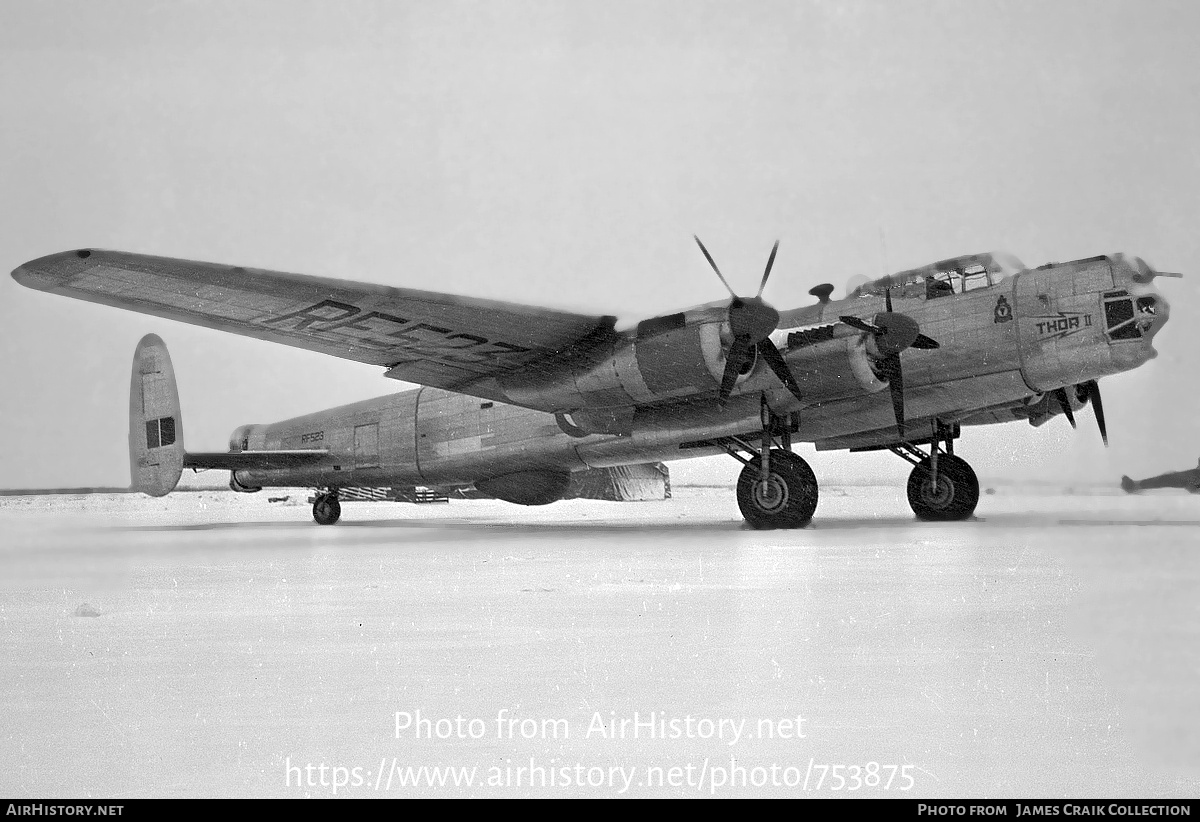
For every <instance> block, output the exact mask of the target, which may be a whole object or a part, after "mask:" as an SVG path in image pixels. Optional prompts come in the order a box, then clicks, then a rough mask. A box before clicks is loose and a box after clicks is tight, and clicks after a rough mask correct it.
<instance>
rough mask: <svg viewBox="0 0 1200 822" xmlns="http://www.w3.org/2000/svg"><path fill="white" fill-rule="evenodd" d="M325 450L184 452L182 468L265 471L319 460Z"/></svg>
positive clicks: (325, 454) (326, 453)
mask: <svg viewBox="0 0 1200 822" xmlns="http://www.w3.org/2000/svg"><path fill="white" fill-rule="evenodd" d="M328 454H329V452H328V451H325V450H311V451H217V452H212V453H199V454H193V453H185V454H184V455H183V467H184V468H216V469H219V470H221V471H266V470H269V469H272V468H295V467H296V466H298V465H304V464H305V463H309V462H319V461H320V460H321V458H322V457H325V456H328Z"/></svg>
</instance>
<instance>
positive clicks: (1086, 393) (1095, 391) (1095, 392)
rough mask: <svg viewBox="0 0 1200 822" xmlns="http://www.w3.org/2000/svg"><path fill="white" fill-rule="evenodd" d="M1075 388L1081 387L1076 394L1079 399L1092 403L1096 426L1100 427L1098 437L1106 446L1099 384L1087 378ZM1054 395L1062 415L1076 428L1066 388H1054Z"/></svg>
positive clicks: (1106, 434)
mask: <svg viewBox="0 0 1200 822" xmlns="http://www.w3.org/2000/svg"><path fill="white" fill-rule="evenodd" d="M1077 388H1079V389H1082V391H1081V392H1079V393H1077V395H1076V396H1078V397H1079V399H1080V400H1082V401H1083V402H1085V403H1087V402H1090V403H1091V404H1092V410H1093V411H1095V412H1096V426H1097V427H1098V428H1099V429H1100V439H1102V440H1104V447H1105V448H1107V447H1108V425H1107V424H1106V423H1105V421H1104V401H1103V400H1102V399H1101V398H1100V384H1099V383H1098V382H1096V381H1095V380H1088V381H1087V382H1082V383H1080V384H1079V385H1078V386H1077ZM1054 396H1055V398H1056V399H1057V400H1058V404H1059V405H1060V406H1061V407H1062V411H1063V415H1064V416H1065V417H1066V418H1067V422H1069V423H1071V427H1072V428H1077V427H1078V426H1077V425H1076V424H1075V414H1074V413H1073V412H1072V411H1071V401H1070V399H1069V398H1068V396H1067V389H1065V388H1056V389H1054Z"/></svg>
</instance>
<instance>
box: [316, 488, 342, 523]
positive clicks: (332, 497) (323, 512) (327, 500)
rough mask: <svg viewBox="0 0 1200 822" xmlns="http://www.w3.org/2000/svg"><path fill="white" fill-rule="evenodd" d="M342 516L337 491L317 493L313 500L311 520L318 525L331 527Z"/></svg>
mask: <svg viewBox="0 0 1200 822" xmlns="http://www.w3.org/2000/svg"><path fill="white" fill-rule="evenodd" d="M341 516H342V504H341V503H340V502H338V495H337V491H336V490H334V491H318V492H317V498H316V499H315V500H313V519H315V520H316V521H317V524H318V525H333V524H334V523H335V522H337V521H338V519H340V518H341Z"/></svg>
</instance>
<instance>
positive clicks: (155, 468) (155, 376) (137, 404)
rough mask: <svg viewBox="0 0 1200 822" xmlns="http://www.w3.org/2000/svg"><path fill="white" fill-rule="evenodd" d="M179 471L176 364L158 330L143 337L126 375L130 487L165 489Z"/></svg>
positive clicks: (158, 494)
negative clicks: (173, 366)
mask: <svg viewBox="0 0 1200 822" xmlns="http://www.w3.org/2000/svg"><path fill="white" fill-rule="evenodd" d="M182 474H183V420H182V418H181V417H180V413H179V391H178V389H177V388H176V386H175V369H174V368H172V367H171V355H170V354H169V353H167V346H166V343H164V342H163V341H162V338H160V337H159V336H158V335H157V334H147V335H146V336H144V337H142V339H141V342H139V343H138V345H137V348H136V349H135V350H134V352H133V374H132V375H131V377H130V380H129V475H130V480H131V484H132V487H133V490H135V491H141V492H142V493H143V494H149V495H150V496H152V497H161V496H165V495H166V494H169V493H170V492H171V491H172V490H174V488H175V486H176V485H177V484H178V483H179V477H180V476H181V475H182Z"/></svg>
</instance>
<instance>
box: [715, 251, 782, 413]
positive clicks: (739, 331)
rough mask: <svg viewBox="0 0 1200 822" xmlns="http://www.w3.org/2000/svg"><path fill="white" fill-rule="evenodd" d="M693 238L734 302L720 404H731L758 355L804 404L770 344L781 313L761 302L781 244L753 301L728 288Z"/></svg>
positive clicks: (773, 254)
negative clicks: (741, 376)
mask: <svg viewBox="0 0 1200 822" xmlns="http://www.w3.org/2000/svg"><path fill="white" fill-rule="evenodd" d="M692 236H693V237H694V239H695V240H696V245H698V246H700V251H701V252H702V253H703V254H704V259H706V260H708V264H709V265H710V266H712V270H713V271H715V272H716V274H717V277H718V279H720V280H721V284H722V285H724V286H725V290H726V291H728V292H729V296H730V297H732V298H733V299H731V300H730V301H729V333H730V335H731V336H732V337H733V342H732V343H730V345H729V351H728V352H727V353H726V355H725V372H724V373H723V374H722V375H721V391H720V393H719V394H718V395H717V401H718V402H719V403H720V404H721V405H724V404H725V403H726V402H727V401H728V400H729V395H730V393H731V392H732V391H733V386H734V384H735V383H736V382H737V378H738V375H739V374H740V373H741V371H742V368H743V367H744V366H745V365H746V363H747V362H748V361H749V360H750V358H751V357H753V356H754V353H755V352H758V354H759V356H761V357H762V358H763V362H765V363H766V364H767V366H768V367H769V368H770V369H771V371H772V372H773V373H774V374H775V376H776V377H778V378H779V381H780V382H782V383H783V384H784V385H785V386H786V387H787V389H788V391H791V392H792V395H793V396H795V397H796V399H798V400H801V401H803V399H804V397H803V395H801V393H800V385H799V384H798V383H797V382H796V378H795V377H794V376H793V375H792V372H791V370H790V369H789V368H788V367H787V363H786V362H784V359H783V355H782V354H780V353H779V349H778V348H776V347H775V344H774V343H772V342H771V340H770V336H771V332H772V331H774V330H775V329H776V327H778V325H779V312H778V311H776V310H775V309H774V308H773V307H772V306H770V305H768V304H767V303H766V302H764V301H763V299H762V293H763V289H765V288H766V287H767V279H768V278H769V277H770V276H771V268H772V266H774V265H775V253H776V252H777V251H779V241H778V240H776V241H775V245H774V246H772V247H771V256H770V257H768V258H767V267H766V269H765V270H764V271H763V275H762V282H760V283H759V284H758V293H757V294H755V295H754V296H753V297H739V296H738V295H737V294H736V293H734V290H733V289H732V288H730V287H729V282H728V281H727V280H726V279H725V275H723V274H722V273H721V269H719V268H717V263H716V261H715V260H713V258H712V255H711V254H709V253H708V249H707V248H705V247H704V243H702V242H700V238H699V237H696V236H695V235H692Z"/></svg>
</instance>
